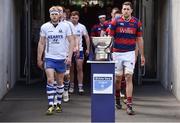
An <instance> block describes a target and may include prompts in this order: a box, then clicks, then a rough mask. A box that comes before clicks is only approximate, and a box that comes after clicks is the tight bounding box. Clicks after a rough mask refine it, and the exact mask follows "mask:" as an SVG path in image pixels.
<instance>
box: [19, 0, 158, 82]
mask: <svg viewBox="0 0 180 123" xmlns="http://www.w3.org/2000/svg"><path fill="white" fill-rule="evenodd" d="M124 1H125V0H106V1H103V0H89V1H88V0H78V2H77V0H69V1H64V0H39V1H37V0H24V3H23V4H24V10H23V17H25V18H22V24H23V26H22V28H21V32H22V33H25V34H24V35H22V36H21V43H20V54H19V55H20V68H19V69H20V79H22V80H26V82H27V83H33V82H38V81H43V80H44V73H43V72H42V71H41V70H40V69H39V68H38V67H37V65H36V57H37V55H36V54H37V44H38V40H39V30H40V26H41V25H42V24H43V23H44V22H47V21H49V12H48V10H49V8H50V7H51V6H53V5H61V6H64V7H65V8H69V9H70V10H71V11H73V10H77V11H79V12H80V22H81V23H82V24H84V25H85V26H86V27H87V30H88V32H90V29H91V27H92V25H94V24H95V23H97V21H98V20H97V14H98V11H100V10H101V11H102V10H105V11H106V15H107V16H109V14H110V10H111V9H112V8H113V7H118V8H120V9H121V4H122V3H123V2H124ZM130 1H131V2H132V3H133V5H134V13H133V14H134V16H135V17H138V18H140V20H141V21H142V22H143V29H144V30H143V31H144V35H143V36H144V40H145V41H144V45H145V55H146V67H145V68H146V69H145V72H146V73H145V76H144V77H143V81H147V80H157V79H158V69H157V63H158V62H157V40H156V35H154V34H156V33H154V30H155V20H153V18H154V17H155V15H156V14H155V13H154V6H155V3H154V0H146V1H143V0H130ZM149 15H150V16H149ZM149 25H150V26H149ZM86 60H87V59H86ZM87 67H88V66H87V65H86V64H85V70H84V72H85V74H87V75H88V71H87ZM139 68H140V67H139V66H138V65H137V68H136V71H135V76H137V78H136V81H138V77H141V76H139V74H140V73H139V72H138V71H139ZM84 81H89V78H85V80H84ZM136 83H139V82H136ZM139 84H141V83H139Z"/></svg>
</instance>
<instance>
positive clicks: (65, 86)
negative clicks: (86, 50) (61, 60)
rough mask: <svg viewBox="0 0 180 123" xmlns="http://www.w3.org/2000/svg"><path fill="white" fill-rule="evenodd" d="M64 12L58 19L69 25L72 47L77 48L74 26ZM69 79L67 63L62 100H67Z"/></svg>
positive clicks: (60, 7)
mask: <svg viewBox="0 0 180 123" xmlns="http://www.w3.org/2000/svg"><path fill="white" fill-rule="evenodd" d="M57 8H58V10H60V11H61V10H62V9H63V10H64V8H63V7H62V6H57ZM66 14H67V13H66V12H65V11H63V17H61V18H60V21H63V22H65V23H67V24H68V25H69V27H70V29H71V33H72V35H73V37H74V42H75V43H74V44H75V46H74V47H75V48H74V49H78V48H76V47H78V45H77V43H76V42H78V41H77V40H76V37H75V28H74V25H73V24H72V22H71V21H68V20H66V19H67V18H66ZM67 48H69V44H67ZM73 51H74V50H73ZM69 81H70V66H69V65H67V69H66V72H65V75H64V93H63V101H64V102H68V101H69V93H68V89H69ZM55 84H56V83H55ZM54 104H55V105H56V101H55V102H54Z"/></svg>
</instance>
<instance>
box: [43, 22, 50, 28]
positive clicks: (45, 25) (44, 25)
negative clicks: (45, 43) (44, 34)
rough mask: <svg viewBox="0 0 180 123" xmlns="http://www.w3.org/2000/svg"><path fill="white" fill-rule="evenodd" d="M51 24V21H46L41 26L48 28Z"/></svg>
mask: <svg viewBox="0 0 180 123" xmlns="http://www.w3.org/2000/svg"><path fill="white" fill-rule="evenodd" d="M49 26H51V22H46V23H44V24H43V25H42V26H41V28H48V27H49Z"/></svg>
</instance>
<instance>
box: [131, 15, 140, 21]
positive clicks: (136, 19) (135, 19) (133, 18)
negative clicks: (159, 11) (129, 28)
mask: <svg viewBox="0 0 180 123" xmlns="http://www.w3.org/2000/svg"><path fill="white" fill-rule="evenodd" d="M132 20H133V21H135V22H140V20H139V19H138V18H136V17H134V16H132Z"/></svg>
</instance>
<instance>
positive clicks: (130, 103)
mask: <svg viewBox="0 0 180 123" xmlns="http://www.w3.org/2000/svg"><path fill="white" fill-rule="evenodd" d="M131 105H132V97H127V106H131Z"/></svg>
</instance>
